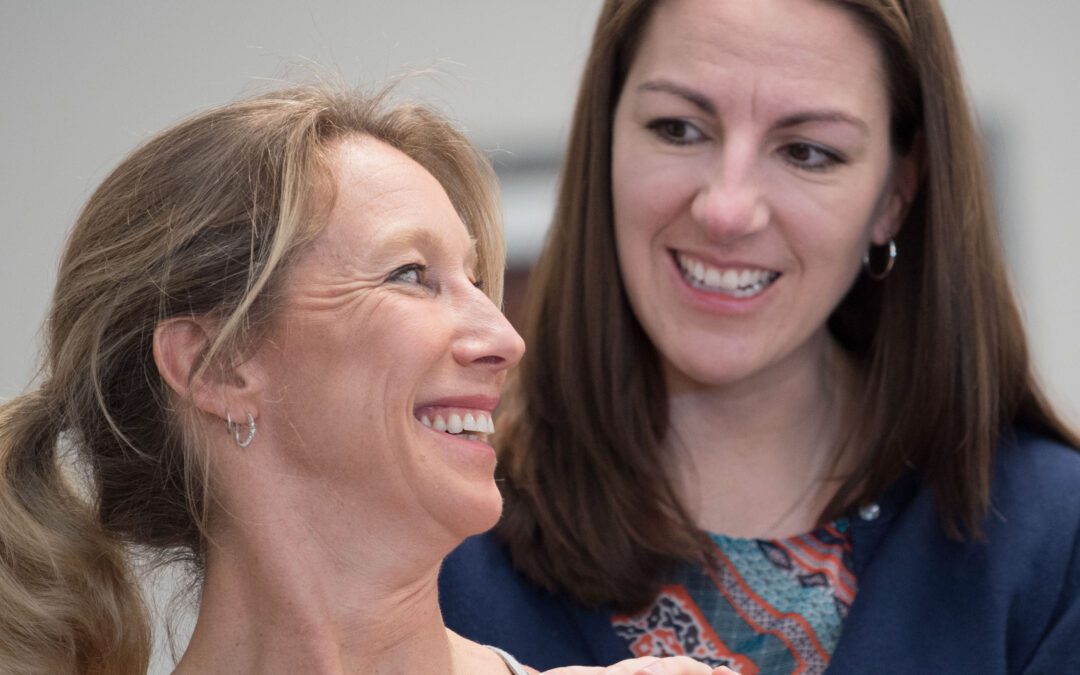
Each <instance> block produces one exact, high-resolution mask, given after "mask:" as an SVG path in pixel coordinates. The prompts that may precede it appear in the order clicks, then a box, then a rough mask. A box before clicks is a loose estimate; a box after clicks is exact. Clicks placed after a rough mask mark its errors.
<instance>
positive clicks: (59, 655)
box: [0, 389, 150, 675]
mask: <svg viewBox="0 0 1080 675" xmlns="http://www.w3.org/2000/svg"><path fill="white" fill-rule="evenodd" d="M59 408H61V406H59V405H57V404H56V403H55V402H53V401H50V397H49V396H48V394H47V392H46V391H45V390H40V389H39V390H37V391H35V392H31V393H29V394H25V395H23V396H20V397H18V398H15V399H13V400H11V401H7V402H5V403H3V404H0V672H3V673H6V674H11V675H31V674H33V675H45V674H46V673H48V674H49V675H57V674H60V673H86V674H88V675H99V674H100V675H106V674H108V675H125V674H127V673H139V674H140V675H142V674H143V673H145V672H146V669H147V667H148V664H149V651H150V639H149V635H150V630H149V622H148V620H147V616H146V610H145V607H144V605H143V603H142V599H141V596H140V594H139V590H138V587H137V586H136V584H135V583H134V580H133V576H132V573H131V570H130V569H129V567H128V565H127V563H126V562H125V556H124V551H123V548H122V546H121V545H120V544H119V543H117V542H116V541H114V540H113V539H112V538H110V537H109V536H108V535H107V534H106V533H105V532H104V531H103V530H102V528H101V526H100V524H99V523H98V519H97V518H96V516H95V514H94V511H93V509H92V507H91V505H90V504H89V503H87V500H86V498H85V497H83V496H82V495H81V494H80V492H79V491H78V490H77V489H76V487H75V486H74V485H73V483H72V481H71V480H70V479H69V478H68V477H67V476H66V475H65V472H64V469H63V468H62V467H61V463H60V458H59V452H58V446H59V445H60V443H61V437H62V431H63V419H62V418H63V411H62V410H60V409H59Z"/></svg>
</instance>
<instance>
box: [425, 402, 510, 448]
mask: <svg viewBox="0 0 1080 675" xmlns="http://www.w3.org/2000/svg"><path fill="white" fill-rule="evenodd" d="M416 419H418V420H420V424H423V425H424V426H425V427H427V428H429V429H434V430H435V431H441V432H443V433H446V434H449V435H451V436H457V437H459V438H466V439H469V440H472V441H483V442H487V437H488V435H489V434H493V433H495V420H494V418H492V416H491V413H490V412H489V411H487V410H474V409H470V408H424V409H421V410H418V411H416Z"/></svg>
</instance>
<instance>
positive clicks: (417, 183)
mask: <svg viewBox="0 0 1080 675" xmlns="http://www.w3.org/2000/svg"><path fill="white" fill-rule="evenodd" d="M328 169H329V173H330V177H331V181H330V182H331V186H332V190H331V191H330V193H331V195H332V198H333V201H332V203H331V207H330V211H329V213H328V216H327V223H326V228H325V229H324V231H323V232H322V233H321V234H320V236H319V237H318V239H317V240H316V242H315V249H316V250H317V251H319V253H320V254H322V255H330V256H334V257H342V256H347V257H349V258H355V257H356V256H361V257H366V256H367V255H369V254H372V255H373V254H376V253H378V252H379V251H380V250H381V249H384V248H386V247H387V246H395V245H402V246H404V245H414V246H415V245H420V244H424V243H428V244H430V243H442V244H445V245H448V246H453V247H460V248H464V249H467V250H470V251H471V249H472V247H473V244H472V238H471V237H470V236H469V232H468V230H467V229H466V227H465V225H464V223H463V222H462V221H461V218H460V217H459V216H458V213H457V211H456V209H455V208H454V206H453V204H452V203H451V201H450V198H449V197H448V196H447V194H446V190H444V189H443V187H442V185H441V184H440V183H439V181H438V180H436V179H435V177H434V176H432V175H431V174H430V173H429V172H428V171H427V170H426V169H425V168H424V167H423V166H421V165H420V164H419V163H417V162H416V161H415V160H413V159H412V158H411V157H409V156H408V155H406V154H405V153H403V152H401V151H400V150H398V149H396V148H394V147H392V146H390V145H388V144H386V143H383V142H382V141H379V140H376V139H373V138H369V137H351V138H346V139H344V140H342V141H340V142H338V143H337V144H336V145H335V146H333V147H332V148H331V152H330V155H329V164H328Z"/></svg>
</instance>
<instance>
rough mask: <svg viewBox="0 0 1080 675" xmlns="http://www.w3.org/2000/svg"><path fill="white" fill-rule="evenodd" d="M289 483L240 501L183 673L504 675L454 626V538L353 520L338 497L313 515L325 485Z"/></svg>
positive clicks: (223, 538)
mask: <svg viewBox="0 0 1080 675" xmlns="http://www.w3.org/2000/svg"><path fill="white" fill-rule="evenodd" d="M256 480H257V479H256ZM277 487H278V489H277V490H275V491H269V490H255V491H253V493H254V494H266V495H272V496H273V497H272V498H271V499H265V500H259V499H253V500H252V501H251V502H250V503H246V504H229V505H228V513H229V514H230V517H229V521H230V522H231V523H234V525H232V526H223V527H222V528H221V529H222V531H220V532H218V533H217V534H216V536H214V537H213V538H212V540H211V542H210V545H209V546H210V550H209V553H208V556H207V567H206V577H205V584H204V587H203V593H202V602H201V606H200V609H199V616H198V619H197V621H196V625H195V630H194V632H193V635H192V639H191V642H190V644H189V646H188V649H187V651H186V652H185V654H184V657H183V659H182V660H181V662H180V663H179V665H178V667H177V671H176V672H177V673H229V674H236V673H240V674H243V673H270V674H273V673H298V672H303V673H334V674H345V673H471V672H477V673H487V672H491V673H496V672H500V670H498V669H494V668H491V664H492V661H491V660H490V658H488V657H489V655H488V654H486V653H478V652H477V649H478V648H477V646H476V645H474V644H473V643H470V642H467V641H465V640H463V639H461V638H459V637H457V636H455V635H454V634H453V633H451V632H450V631H448V630H447V629H446V627H445V626H444V624H443V621H442V616H441V613H440V611H439V605H438V589H437V576H438V569H439V564H440V563H441V560H442V557H443V555H444V554H445V553H446V552H448V551H449V549H450V547H451V546H452V545H453V542H448V543H447V545H446V546H436V545H433V544H432V540H438V539H439V538H438V537H434V536H428V535H431V534H432V533H430V532H422V533H416V532H415V529H416V528H415V525H413V527H412V528H411V530H410V528H409V527H408V524H407V523H401V522H393V520H392V519H391V518H383V517H382V516H383V515H385V514H378V513H373V512H372V511H371V510H369V511H367V512H364V511H360V513H364V518H363V519H358V518H352V517H349V514H355V513H357V511H355V510H350V509H348V508H342V505H341V504H333V501H334V500H333V499H332V498H331V497H330V496H329V495H328V496H327V498H326V500H325V501H324V502H319V503H322V504H326V506H316V507H314V508H316V509H318V510H319V513H317V514H316V513H306V512H303V511H302V510H300V509H297V508H296V505H297V504H307V505H311V504H312V503H313V500H312V499H311V498H310V494H312V493H311V492H310V491H311V490H313V489H315V486H312V485H306V486H303V487H304V488H305V489H306V490H307V491H308V497H307V498H306V499H304V500H295V499H291V498H290V494H289V490H287V489H281V486H280V485H278V486H277ZM360 520H362V521H363V522H358V521H360ZM379 522H381V523H383V524H384V525H385V527H381V528H379V529H378V530H373V529H372V528H371V523H379ZM235 523H240V524H242V526H238V525H235ZM410 532H412V533H413V534H418V535H423V536H412V537H410V536H409V533H410ZM443 549H445V550H443ZM482 651H483V652H486V651H487V650H482ZM490 656H493V655H490Z"/></svg>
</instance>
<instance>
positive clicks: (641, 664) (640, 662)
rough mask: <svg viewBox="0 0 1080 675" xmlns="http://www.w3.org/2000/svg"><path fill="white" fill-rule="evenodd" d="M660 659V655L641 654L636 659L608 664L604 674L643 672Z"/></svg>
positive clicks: (619, 674)
mask: <svg viewBox="0 0 1080 675" xmlns="http://www.w3.org/2000/svg"><path fill="white" fill-rule="evenodd" d="M660 660H661V659H660V657H658V656H640V657H638V658H636V659H627V660H625V661H619V662H618V663H616V664H613V665H611V666H608V667H607V668H605V669H604V671H603V673H604V675H637V673H640V672H643V669H644V668H646V667H648V666H650V665H652V664H654V663H656V662H657V661H660Z"/></svg>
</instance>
